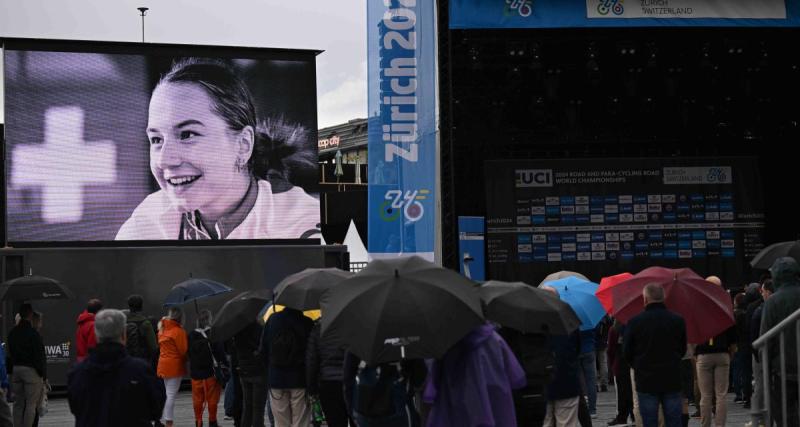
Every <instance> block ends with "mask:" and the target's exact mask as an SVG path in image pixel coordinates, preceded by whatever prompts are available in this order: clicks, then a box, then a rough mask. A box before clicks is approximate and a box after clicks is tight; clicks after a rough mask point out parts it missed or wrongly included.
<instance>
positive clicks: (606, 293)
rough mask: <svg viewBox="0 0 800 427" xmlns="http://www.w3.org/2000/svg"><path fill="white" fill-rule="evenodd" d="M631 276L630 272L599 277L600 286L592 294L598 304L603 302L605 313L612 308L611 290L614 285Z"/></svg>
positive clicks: (609, 311)
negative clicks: (598, 301) (597, 300)
mask: <svg viewBox="0 0 800 427" xmlns="http://www.w3.org/2000/svg"><path fill="white" fill-rule="evenodd" d="M631 277H633V274H631V273H620V274H615V275H613V276H608V277H603V278H602V279H600V287H599V288H597V292H595V293H594V295H595V296H596V297H597V299H599V300H600V304H603V308H605V309H606V312H607V313H611V310H613V309H614V307H613V298H612V293H611V290H612V289H613V288H614V286H617V285H619V284H620V283H622V282H624V281H626V280H628V279H630V278H631Z"/></svg>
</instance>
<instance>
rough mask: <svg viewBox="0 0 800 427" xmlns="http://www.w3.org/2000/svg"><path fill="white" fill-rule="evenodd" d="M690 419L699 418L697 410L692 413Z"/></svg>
mask: <svg viewBox="0 0 800 427" xmlns="http://www.w3.org/2000/svg"><path fill="white" fill-rule="evenodd" d="M692 418H700V410H699V409H698V410H696V411H694V414H692Z"/></svg>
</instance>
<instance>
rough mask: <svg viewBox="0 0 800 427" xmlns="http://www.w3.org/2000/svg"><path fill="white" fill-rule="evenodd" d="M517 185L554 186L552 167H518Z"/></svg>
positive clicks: (516, 172) (516, 173)
mask: <svg viewBox="0 0 800 427" xmlns="http://www.w3.org/2000/svg"><path fill="white" fill-rule="evenodd" d="M515 175H516V184H517V187H552V186H553V170H552V169H517V170H516V171H515Z"/></svg>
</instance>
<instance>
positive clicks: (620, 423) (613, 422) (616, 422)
mask: <svg viewBox="0 0 800 427" xmlns="http://www.w3.org/2000/svg"><path fill="white" fill-rule="evenodd" d="M608 425H609V426H626V425H628V421H627V420H620V419H618V418H614V419H612V420H611V421H609V422H608Z"/></svg>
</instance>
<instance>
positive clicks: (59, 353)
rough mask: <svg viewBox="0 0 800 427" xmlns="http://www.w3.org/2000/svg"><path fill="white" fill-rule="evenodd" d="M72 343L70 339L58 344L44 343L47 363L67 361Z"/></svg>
mask: <svg viewBox="0 0 800 427" xmlns="http://www.w3.org/2000/svg"><path fill="white" fill-rule="evenodd" d="M71 348H72V343H71V342H70V341H67V342H62V343H59V344H52V345H51V344H49V343H48V344H45V345H44V354H45V357H46V358H47V363H69V361H70V355H71V351H70V350H71Z"/></svg>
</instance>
